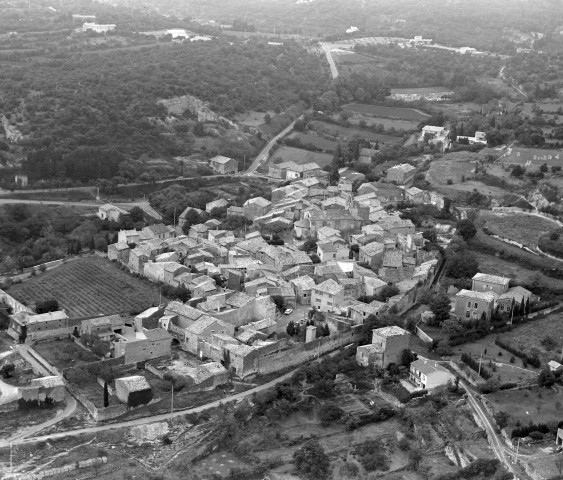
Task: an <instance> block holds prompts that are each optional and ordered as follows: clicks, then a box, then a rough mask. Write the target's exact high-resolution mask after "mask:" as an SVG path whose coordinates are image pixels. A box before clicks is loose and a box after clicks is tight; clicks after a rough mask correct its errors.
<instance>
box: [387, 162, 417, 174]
mask: <svg viewBox="0 0 563 480" xmlns="http://www.w3.org/2000/svg"><path fill="white" fill-rule="evenodd" d="M391 170H393V171H397V172H402V173H409V172H412V171H413V170H416V168H415V167H413V166H412V165H410V164H408V163H401V164H400V165H395V166H394V167H391V168H390V169H389V170H388V171H391Z"/></svg>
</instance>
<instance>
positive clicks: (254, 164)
mask: <svg viewBox="0 0 563 480" xmlns="http://www.w3.org/2000/svg"><path fill="white" fill-rule="evenodd" d="M299 118H301V117H299ZM299 118H298V119H297V120H299ZM297 120H294V121H293V122H291V124H290V125H289V126H287V127H286V128H284V129H283V130H282V131H281V132H280V133H278V134H277V135H276V136H275V137H274V138H272V139H271V140H270V141H269V142H268V143H267V144H266V146H265V147H264V148H263V149H262V151H261V152H260V153H259V154H258V156H257V157H256V159H255V160H254V161H253V162H252V165H250V167H248V169H247V170H246V172H245V175H254V173H255V172H256V169H257V168H258V167H259V166H260V164H261V163H262V162H265V161H266V160H268V156H269V155H270V150H272V148H273V147H274V145H275V144H276V142H277V141H278V140H279V139H280V138H282V137H285V136H286V135H287V134H288V133H289V132H291V131H292V130H293V127H294V126H295V122H297Z"/></svg>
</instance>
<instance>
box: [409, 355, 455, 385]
mask: <svg viewBox="0 0 563 480" xmlns="http://www.w3.org/2000/svg"><path fill="white" fill-rule="evenodd" d="M454 378H455V377H454V376H453V375H452V374H451V373H450V372H449V371H448V370H446V369H445V368H444V367H442V366H441V365H440V364H439V363H437V362H435V361H430V360H427V359H426V358H419V359H418V360H415V361H414V362H412V363H411V366H410V370H409V382H410V383H412V384H413V385H414V386H415V387H417V388H420V389H423V390H433V389H434V388H437V387H443V386H446V385H447V384H448V382H449V381H450V380H451V381H453V380H454Z"/></svg>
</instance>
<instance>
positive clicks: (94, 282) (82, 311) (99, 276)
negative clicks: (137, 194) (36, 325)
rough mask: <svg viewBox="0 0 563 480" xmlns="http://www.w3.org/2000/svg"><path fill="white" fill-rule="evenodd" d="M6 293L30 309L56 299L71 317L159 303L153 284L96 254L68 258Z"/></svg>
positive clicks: (133, 309)
mask: <svg viewBox="0 0 563 480" xmlns="http://www.w3.org/2000/svg"><path fill="white" fill-rule="evenodd" d="M8 292H9V293H10V295H12V296H13V297H14V298H16V299H17V300H19V301H20V302H25V303H26V304H27V305H28V306H30V307H32V308H33V307H34V306H35V304H36V302H38V301H42V300H45V299H48V298H56V299H57V300H58V302H59V305H60V307H61V308H63V309H64V310H65V311H66V313H67V314H68V316H69V317H70V318H80V317H87V316H93V315H98V314H100V313H102V314H106V315H107V314H114V313H125V314H127V315H129V314H131V313H132V312H135V313H137V312H141V311H143V310H145V309H147V308H149V307H151V306H152V305H153V304H154V305H158V303H159V289H158V287H157V286H156V285H153V284H151V283H149V282H148V281H144V280H142V279H140V278H135V277H133V276H132V275H130V274H128V273H126V272H124V271H122V270H120V269H119V268H118V267H117V266H116V265H115V264H113V263H111V262H110V261H109V260H107V259H105V258H100V257H97V256H90V257H82V258H77V259H74V260H71V261H68V262H66V263H65V264H63V265H61V266H60V267H57V268H55V269H53V270H49V271H47V272H45V273H42V274H39V275H37V276H36V277H31V278H30V279H29V280H27V281H25V282H23V283H20V284H17V285H14V286H12V287H10V289H9V290H8Z"/></svg>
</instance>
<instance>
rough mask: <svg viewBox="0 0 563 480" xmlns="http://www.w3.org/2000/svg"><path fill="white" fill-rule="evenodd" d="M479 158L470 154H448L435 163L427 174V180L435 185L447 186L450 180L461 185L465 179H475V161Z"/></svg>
mask: <svg viewBox="0 0 563 480" xmlns="http://www.w3.org/2000/svg"><path fill="white" fill-rule="evenodd" d="M478 159H479V156H478V155H477V154H474V153H470V152H455V153H448V154H446V155H444V156H443V157H442V158H440V159H438V160H435V161H433V162H432V163H431V164H430V169H429V170H428V173H427V174H426V180H428V181H429V182H430V183H432V184H434V185H446V184H447V183H448V180H451V181H452V182H453V183H454V184H459V183H460V182H461V181H462V180H463V179H466V180H469V179H471V178H472V177H473V170H474V169H475V161H477V160H478Z"/></svg>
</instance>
